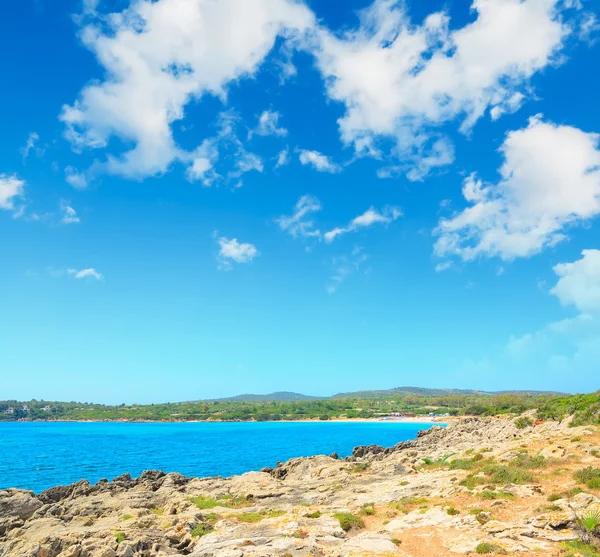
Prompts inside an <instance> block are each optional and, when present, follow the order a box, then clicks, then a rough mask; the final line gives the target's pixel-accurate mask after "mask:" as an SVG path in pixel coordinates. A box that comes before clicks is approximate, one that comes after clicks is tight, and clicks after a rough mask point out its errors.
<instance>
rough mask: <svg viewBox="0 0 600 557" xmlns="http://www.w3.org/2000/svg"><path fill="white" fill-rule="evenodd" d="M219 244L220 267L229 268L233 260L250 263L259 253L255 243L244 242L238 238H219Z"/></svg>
mask: <svg viewBox="0 0 600 557" xmlns="http://www.w3.org/2000/svg"><path fill="white" fill-rule="evenodd" d="M217 243H218V244H219V248H220V249H219V255H218V260H219V268H221V269H224V270H229V269H231V267H232V262H235V263H250V261H252V260H253V259H254V258H255V257H256V256H257V255H258V250H257V249H256V246H254V245H253V244H244V243H240V242H238V241H237V239H236V238H233V239H232V240H229V239H227V238H225V237H221V238H217Z"/></svg>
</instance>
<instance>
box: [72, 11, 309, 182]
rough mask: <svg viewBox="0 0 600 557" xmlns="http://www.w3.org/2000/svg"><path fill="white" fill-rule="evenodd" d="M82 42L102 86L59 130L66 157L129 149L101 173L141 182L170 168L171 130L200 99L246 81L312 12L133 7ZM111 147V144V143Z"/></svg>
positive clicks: (88, 31)
mask: <svg viewBox="0 0 600 557" xmlns="http://www.w3.org/2000/svg"><path fill="white" fill-rule="evenodd" d="M87 21H90V23H88V24H87V25H86V26H85V27H83V28H82V30H81V34H80V36H81V40H82V42H83V43H84V44H85V45H86V46H87V47H88V48H89V49H90V50H91V51H92V52H93V53H94V54H95V55H96V57H97V59H98V62H99V63H100V64H101V66H102V67H103V69H104V71H105V75H106V78H105V79H104V80H103V81H100V82H93V83H90V84H89V85H87V86H85V87H84V88H83V89H82V90H81V92H80V95H79V97H78V99H77V100H76V101H75V103H74V104H73V105H71V106H64V107H63V110H62V113H61V116H60V118H61V120H62V121H63V122H64V124H65V126H66V132H65V136H66V137H67V139H68V140H69V141H70V142H71V143H72V145H73V147H74V148H75V149H78V150H81V149H83V148H84V147H85V148H94V149H97V148H105V147H107V146H108V145H109V143H110V142H111V140H112V139H113V138H117V139H118V140H119V141H120V142H122V143H125V144H128V145H133V148H131V149H130V150H125V151H122V152H121V153H120V154H119V155H118V156H113V155H108V157H107V160H106V163H105V165H104V167H103V170H105V171H107V172H110V173H114V174H120V175H123V176H128V177H133V178H142V177H144V176H148V175H153V174H160V173H163V172H165V171H166V170H167V169H168V168H169V165H170V164H171V163H172V162H173V161H174V160H175V159H178V158H183V159H184V160H188V159H189V154H188V153H184V152H183V151H182V150H181V149H180V147H179V146H178V145H177V144H176V143H175V140H174V138H173V135H172V130H171V124H172V123H173V122H175V121H177V120H181V119H182V118H183V117H184V113H185V107H186V105H187V104H188V103H189V102H190V101H196V100H198V99H199V98H201V97H202V96H203V95H204V94H210V95H215V96H218V97H221V98H222V99H225V98H226V94H227V89H226V88H227V85H228V84H229V83H231V82H233V81H236V80H239V79H242V78H244V77H251V76H252V75H253V74H254V73H255V72H256V71H257V69H258V67H259V66H260V64H261V63H262V61H263V60H264V58H265V56H266V55H267V54H268V53H269V51H270V50H271V49H272V47H273V45H274V44H275V41H276V39H277V37H279V36H284V37H286V38H290V37H293V36H298V35H300V34H302V33H303V32H304V31H305V30H307V29H310V28H311V27H312V26H313V24H314V16H313V14H312V12H311V11H310V10H309V9H308V8H306V7H305V6H304V5H303V4H300V3H297V2H295V1H293V0H220V1H218V2H214V1H210V2H209V1H205V0H158V1H150V0H138V1H135V2H132V3H131V5H130V7H129V8H127V9H126V10H124V11H122V12H120V13H113V14H109V15H106V16H100V15H97V14H90V16H89V18H88V19H87ZM115 143H116V142H115Z"/></svg>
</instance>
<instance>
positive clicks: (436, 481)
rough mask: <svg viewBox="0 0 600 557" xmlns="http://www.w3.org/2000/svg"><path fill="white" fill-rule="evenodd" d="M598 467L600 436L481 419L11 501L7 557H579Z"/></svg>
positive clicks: (590, 429)
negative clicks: (206, 474)
mask: <svg viewBox="0 0 600 557" xmlns="http://www.w3.org/2000/svg"><path fill="white" fill-rule="evenodd" d="M599 466H600V430H599V428H597V427H595V426H585V427H577V428H570V427H568V423H567V421H563V422H562V423H557V422H550V423H544V424H538V425H535V426H533V425H526V427H524V428H522V429H519V428H517V424H516V423H515V421H514V420H509V419H497V418H489V419H484V418H470V419H465V420H461V421H459V422H454V423H451V424H450V425H449V426H448V427H447V428H441V427H434V428H432V429H430V430H427V431H422V432H421V433H420V434H419V436H418V437H417V439H415V440H412V441H407V442H403V443H400V444H398V445H396V446H395V447H391V448H383V447H379V446H366V447H357V448H355V449H354V451H353V455H352V456H351V457H349V458H347V459H343V460H342V459H338V458H337V455H335V454H334V455H330V456H315V457H310V458H299V459H292V460H290V461H288V462H285V463H277V465H276V466H274V467H273V468H265V469H263V470H262V471H260V472H249V473H246V474H243V475H241V476H235V477H232V478H220V477H213V478H188V477H184V476H182V475H180V474H176V473H172V474H164V473H162V472H160V471H147V472H144V473H143V474H142V475H141V476H140V477H139V478H136V479H133V478H131V477H130V476H129V475H127V474H124V475H122V476H120V477H118V478H115V479H114V480H113V481H111V482H109V481H100V482H98V484H96V485H90V484H89V483H88V482H87V481H81V482H78V483H75V484H72V485H69V486H60V487H55V488H52V489H49V490H47V491H44V492H43V493H40V494H38V495H35V494H34V493H32V492H29V491H22V490H16V489H9V490H4V491H0V557H9V556H10V557H13V556H15V557H17V556H18V557H117V556H118V557H134V556H140V557H159V556H168V555H190V556H192V557H270V556H285V557H304V556H314V557H319V556H323V557H325V556H331V557H353V556H357V557H358V556H399V557H402V556H406V557H408V556H446V555H448V556H452V555H461V554H462V555H465V554H474V555H476V554H482V553H489V554H494V553H495V554H510V555H565V556H566V555H577V554H578V552H579V551H580V549H581V548H580V546H581V547H583V548H584V549H585V550H586V551H587V549H588V548H589V550H590V551H594V550H593V546H594V544H596V543H597V541H598V540H597V534H596V532H595V531H594V529H592V530H589V528H588V529H586V528H585V527H584V525H583V524H584V520H582V519H585V518H586V517H587V516H593V513H594V512H595V511H597V512H598V513H600V498H599V497H598V495H599V494H600V489H598V488H599V487H600V485H598V483H597V482H594V480H593V478H594V477H595V476H594V473H595V472H594V470H598V473H599V474H600V470H599V469H598V467H599ZM582 471H584V472H582ZM586 471H587V472H586ZM599 481H600V480H599ZM586 482H587V483H586ZM599 517H600V514H599ZM582 539H583V540H584V541H585V542H587V543H588V545H587V546H582V545H581V544H582V542H581V540H582ZM579 554H581V555H593V553H588V554H585V553H579Z"/></svg>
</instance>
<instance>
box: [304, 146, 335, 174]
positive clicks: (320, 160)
mask: <svg viewBox="0 0 600 557" xmlns="http://www.w3.org/2000/svg"><path fill="white" fill-rule="evenodd" d="M298 158H299V159H300V162H301V163H302V164H303V165H304V166H306V165H309V166H312V167H313V168H314V169H315V170H317V171H319V172H330V173H332V174H334V173H336V172H340V171H341V170H342V167H341V166H340V165H339V164H336V163H334V162H333V161H332V160H331V159H330V158H329V157H328V156H327V155H323V154H322V153H319V152H318V151H308V150H306V149H301V150H300V154H299V156H298Z"/></svg>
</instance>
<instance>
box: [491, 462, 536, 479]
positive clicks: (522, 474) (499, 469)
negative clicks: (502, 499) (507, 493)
mask: <svg viewBox="0 0 600 557" xmlns="http://www.w3.org/2000/svg"><path fill="white" fill-rule="evenodd" d="M483 473H484V474H486V475H487V476H490V478H491V481H492V483H495V484H526V483H532V482H533V481H534V478H533V476H532V475H531V472H528V471H527V470H524V469H523V468H518V467H517V466H504V465H498V464H493V465H490V466H486V467H485V468H484V469H483Z"/></svg>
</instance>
